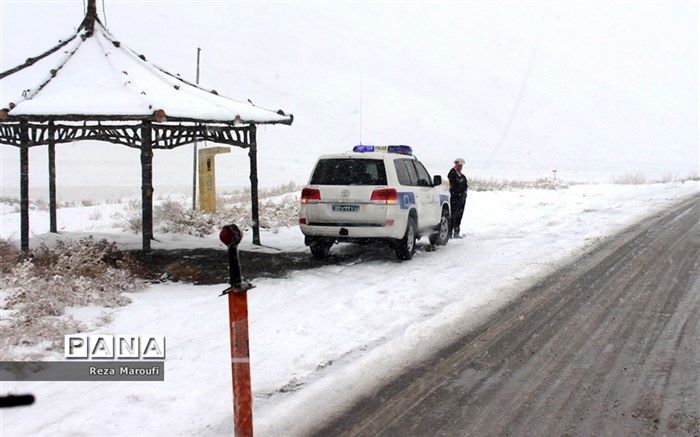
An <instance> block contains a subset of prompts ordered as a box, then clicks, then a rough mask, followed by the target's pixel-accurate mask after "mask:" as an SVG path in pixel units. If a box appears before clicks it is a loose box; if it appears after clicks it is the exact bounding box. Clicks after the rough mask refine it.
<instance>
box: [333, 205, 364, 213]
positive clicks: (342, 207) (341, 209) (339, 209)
mask: <svg viewBox="0 0 700 437" xmlns="http://www.w3.org/2000/svg"><path fill="white" fill-rule="evenodd" d="M331 209H332V210H333V211H337V212H357V211H359V210H360V205H333V206H332V207H331Z"/></svg>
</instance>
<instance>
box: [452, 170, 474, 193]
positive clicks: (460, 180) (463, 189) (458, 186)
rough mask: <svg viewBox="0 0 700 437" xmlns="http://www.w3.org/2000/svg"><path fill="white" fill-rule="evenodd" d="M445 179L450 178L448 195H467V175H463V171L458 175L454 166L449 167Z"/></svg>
mask: <svg viewBox="0 0 700 437" xmlns="http://www.w3.org/2000/svg"><path fill="white" fill-rule="evenodd" d="M447 179H449V180H450V196H452V197H461V198H464V197H467V188H469V185H468V184H467V177H466V176H464V173H462V174H461V175H460V174H459V173H457V170H455V169H454V168H453V169H450V172H449V173H448V174H447Z"/></svg>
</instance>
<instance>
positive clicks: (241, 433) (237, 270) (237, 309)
mask: <svg viewBox="0 0 700 437" xmlns="http://www.w3.org/2000/svg"><path fill="white" fill-rule="evenodd" d="M241 238H243V233H242V232H241V230H240V228H239V227H238V226H236V225H234V224H231V225H226V226H224V227H223V228H222V229H221V232H220V233H219V239H220V240H221V242H222V243H224V244H225V245H226V246H227V247H228V262H229V273H230V274H231V279H230V283H231V286H230V287H229V288H228V289H226V290H224V292H223V293H222V294H228V317H229V334H230V339H231V382H232V388H233V429H234V433H235V435H236V437H249V436H250V437H252V435H253V395H252V391H251V385H250V349H249V344H248V294H247V291H248V290H250V289H251V288H253V285H252V284H249V283H245V284H244V283H243V282H242V278H241V263H240V261H239V260H238V243H240V242H241Z"/></svg>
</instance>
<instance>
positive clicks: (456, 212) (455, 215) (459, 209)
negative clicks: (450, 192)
mask: <svg viewBox="0 0 700 437" xmlns="http://www.w3.org/2000/svg"><path fill="white" fill-rule="evenodd" d="M466 203H467V196H450V211H451V215H450V232H453V231H457V232H459V225H460V224H461V223H462V215H464V205H465V204H466Z"/></svg>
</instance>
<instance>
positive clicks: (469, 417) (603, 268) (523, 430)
mask: <svg viewBox="0 0 700 437" xmlns="http://www.w3.org/2000/svg"><path fill="white" fill-rule="evenodd" d="M699 221H700V196H698V195H696V196H694V197H692V198H690V199H689V200H686V201H684V202H681V203H680V204H678V205H676V206H674V207H672V208H670V209H668V210H666V211H665V212H662V213H659V214H657V215H655V216H653V217H651V218H648V219H645V220H644V221H642V222H640V223H637V224H635V225H633V226H631V227H629V228H627V229H626V230H624V231H622V232H621V233H619V234H617V235H616V236H614V237H612V238H610V239H608V240H607V241H606V242H605V243H604V244H602V245H601V246H599V247H598V248H596V249H594V250H592V251H591V252H589V253H587V254H585V255H584V256H583V257H581V258H580V259H579V260H578V261H576V262H574V263H572V264H570V265H569V266H567V267H565V268H563V269H562V270H560V271H558V272H556V273H554V274H552V275H551V276H549V277H547V278H546V279H545V280H544V281H542V282H541V283H540V284H539V285H536V286H535V287H533V288H531V289H529V290H528V291H526V292H525V293H523V294H522V295H521V296H520V297H519V298H518V299H517V300H516V301H514V302H513V303H512V304H511V305H509V306H508V307H506V308H505V309H503V310H501V311H499V312H498V313H497V314H496V315H495V316H494V317H493V318H491V319H490V320H489V321H488V322H487V323H485V324H484V325H483V326H481V327H480V328H478V329H477V330H475V331H473V332H472V333H470V334H469V335H467V336H465V337H464V338H462V339H460V340H459V341H458V342H456V343H455V344H453V345H452V346H450V347H448V348H447V349H445V350H443V351H441V352H440V353H439V354H437V355H435V356H434V357H433V358H431V359H430V360H428V361H426V362H424V363H423V364H421V365H420V366H417V367H416V368H414V369H413V370H411V371H410V372H408V373H405V374H403V375H402V376H400V377H399V378H398V379H396V380H395V381H394V382H392V383H391V384H389V385H388V386H385V387H384V388H382V389H381V390H379V391H378V392H376V393H374V394H373V395H372V396H371V397H369V398H366V399H364V400H362V401H361V402H359V403H358V404H356V406H355V407H353V409H352V410H351V411H349V412H346V413H345V414H344V415H343V416H342V418H341V419H339V420H338V421H337V422H336V423H333V424H332V425H330V426H328V427H327V428H326V429H324V430H322V431H320V432H318V435H329V434H333V435H338V434H342V435H375V434H382V435H474V434H479V435H500V434H515V435H518V434H520V435H522V434H531V435H560V434H575V435H580V434H585V435H591V434H592V435H600V434H605V435H633V434H640V433H641V434H648V433H659V434H667V433H670V434H688V435H698V433H700V423H699V421H700V417H699V416H700V408H699V407H698V406H699V405H700V395H699V393H698V392H699V391H700V371H699V369H700V266H699V256H700V254H699V252H700V224H699Z"/></svg>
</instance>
